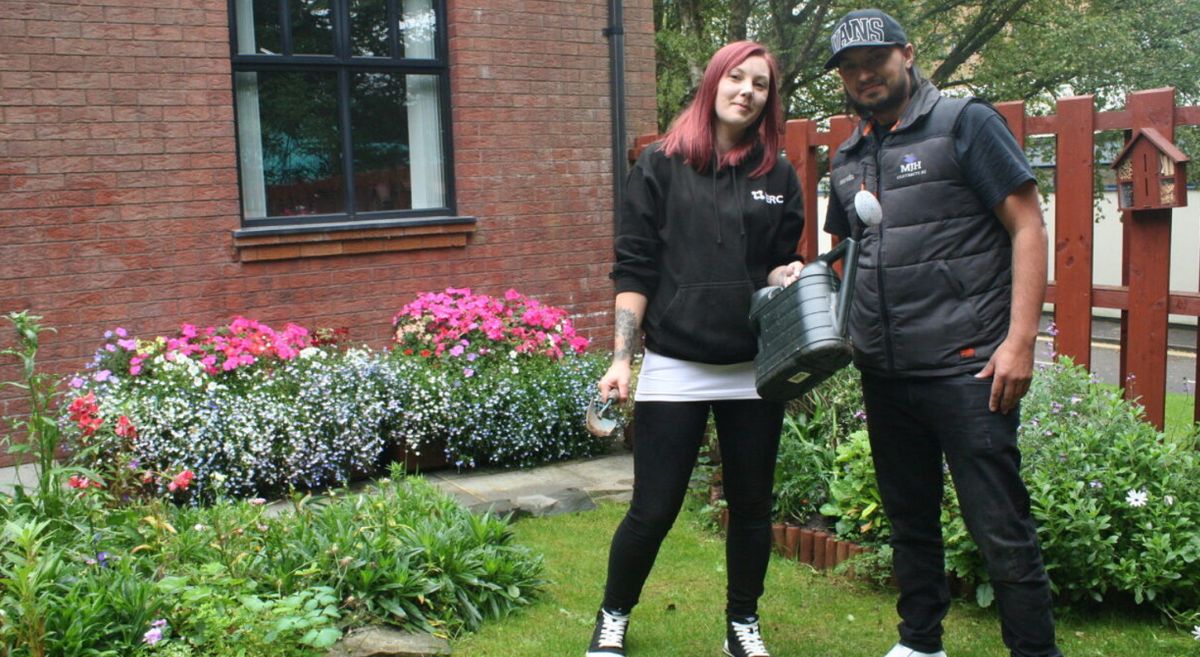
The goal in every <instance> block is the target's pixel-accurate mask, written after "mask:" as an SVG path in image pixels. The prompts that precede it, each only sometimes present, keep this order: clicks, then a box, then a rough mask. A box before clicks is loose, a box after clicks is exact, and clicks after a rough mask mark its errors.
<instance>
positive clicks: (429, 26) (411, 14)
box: [398, 0, 437, 59]
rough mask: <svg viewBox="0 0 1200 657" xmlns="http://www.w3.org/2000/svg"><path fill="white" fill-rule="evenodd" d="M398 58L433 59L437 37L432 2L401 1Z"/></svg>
mask: <svg viewBox="0 0 1200 657" xmlns="http://www.w3.org/2000/svg"><path fill="white" fill-rule="evenodd" d="M398 27H399V28H400V56H401V57H409V58H413V59H433V58H435V57H436V56H437V52H436V51H435V49H434V44H435V43H436V40H435V37H436V36H437V13H436V12H435V11H434V10H433V0H403V1H402V5H401V16H400V25H399V26H398Z"/></svg>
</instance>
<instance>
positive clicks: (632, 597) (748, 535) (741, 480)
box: [604, 399, 783, 616]
mask: <svg viewBox="0 0 1200 657" xmlns="http://www.w3.org/2000/svg"><path fill="white" fill-rule="evenodd" d="M710 409H711V410H712V413H713V417H714V418H715V419H716V424H717V438H718V440H719V441H720V445H721V462H722V466H721V467H722V470H723V480H724V486H725V499H726V500H727V501H728V503H729V529H728V535H727V536H728V537H727V539H726V543H725V561H726V571H727V573H728V588H727V590H726V607H725V611H726V613H728V614H730V615H734V616H752V615H755V614H756V613H757V612H758V598H759V597H760V596H762V592H763V579H764V578H765V577H766V574H767V562H768V561H769V560H770V556H771V506H772V498H771V488H772V486H773V484H774V478H775V456H776V454H777V453H778V451H779V431H780V428H781V427H782V424H783V404H782V403H777V402H768V401H762V400H758V399H742V400H729V401H712V402H709V401H703V402H638V403H637V405H636V406H635V408H634V436H635V438H634V442H633V471H634V483H633V501H632V502H631V503H630V506H629V511H628V512H627V513H626V514H625V519H624V520H622V521H621V525H620V526H619V527H618V528H617V532H616V534H615V535H614V536H613V540H612V547H611V549H610V551H609V555H608V584H607V586H606V587H605V590H604V607H605V608H607V609H611V610H623V611H628V610H630V609H632V608H633V606H634V605H636V604H637V602H638V597H639V596H640V594H641V592H642V586H643V584H645V582H646V577H647V576H648V575H649V574H650V569H651V567H653V566H654V559H655V557H656V556H658V548H659V546H661V545H662V541H663V538H665V537H666V535H667V532H668V531H669V530H670V529H671V525H672V524H674V522H675V517H676V516H677V515H678V514H679V509H680V507H681V506H682V505H683V500H684V496H685V495H686V494H687V488H688V481H689V479H690V478H691V473H692V468H693V467H694V466H695V464H696V456H697V454H698V453H699V451H700V445H701V443H702V442H703V439H704V428H705V424H706V423H707V421H708V413H709V410H710Z"/></svg>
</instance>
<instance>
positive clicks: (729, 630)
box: [725, 616, 771, 657]
mask: <svg viewBox="0 0 1200 657" xmlns="http://www.w3.org/2000/svg"><path fill="white" fill-rule="evenodd" d="M725 654H726V655H729V657H771V653H769V652H767V646H766V645H765V644H763V638H762V632H761V631H760V630H759V629H758V616H750V617H749V618H730V619H728V620H727V621H726V622H725Z"/></svg>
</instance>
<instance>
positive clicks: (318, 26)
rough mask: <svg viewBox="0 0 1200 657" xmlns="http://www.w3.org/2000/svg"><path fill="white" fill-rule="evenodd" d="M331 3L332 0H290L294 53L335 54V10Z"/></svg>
mask: <svg viewBox="0 0 1200 657" xmlns="http://www.w3.org/2000/svg"><path fill="white" fill-rule="evenodd" d="M329 4H330V0H288V8H289V9H290V11H291V14H292V53H293V54H296V55H332V54H333V12H332V11H330V8H329Z"/></svg>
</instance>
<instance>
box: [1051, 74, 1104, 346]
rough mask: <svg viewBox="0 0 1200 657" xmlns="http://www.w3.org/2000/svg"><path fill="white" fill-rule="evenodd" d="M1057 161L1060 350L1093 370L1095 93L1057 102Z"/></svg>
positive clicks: (1056, 259)
mask: <svg viewBox="0 0 1200 657" xmlns="http://www.w3.org/2000/svg"><path fill="white" fill-rule="evenodd" d="M1057 112H1058V139H1057V144H1056V155H1055V161H1056V162H1057V163H1058V164H1057V168H1056V169H1055V177H1056V180H1055V186H1054V194H1055V214H1054V282H1055V298H1054V323H1055V325H1056V326H1057V327H1058V336H1057V337H1056V338H1055V347H1054V348H1055V351H1057V352H1058V353H1061V354H1064V355H1067V356H1070V357H1071V359H1072V360H1074V361H1075V362H1076V363H1077V364H1079V365H1083V366H1084V367H1086V368H1088V369H1089V370H1090V369H1091V368H1092V256H1093V252H1092V236H1093V226H1094V223H1093V221H1092V185H1093V182H1092V181H1093V180H1094V175H1095V171H1094V169H1095V164H1094V162H1095V156H1094V154H1093V153H1094V150H1095V134H1094V131H1095V106H1094V103H1093V99H1092V96H1075V97H1073V98H1063V99H1061V100H1059V101H1058V108H1057Z"/></svg>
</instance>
